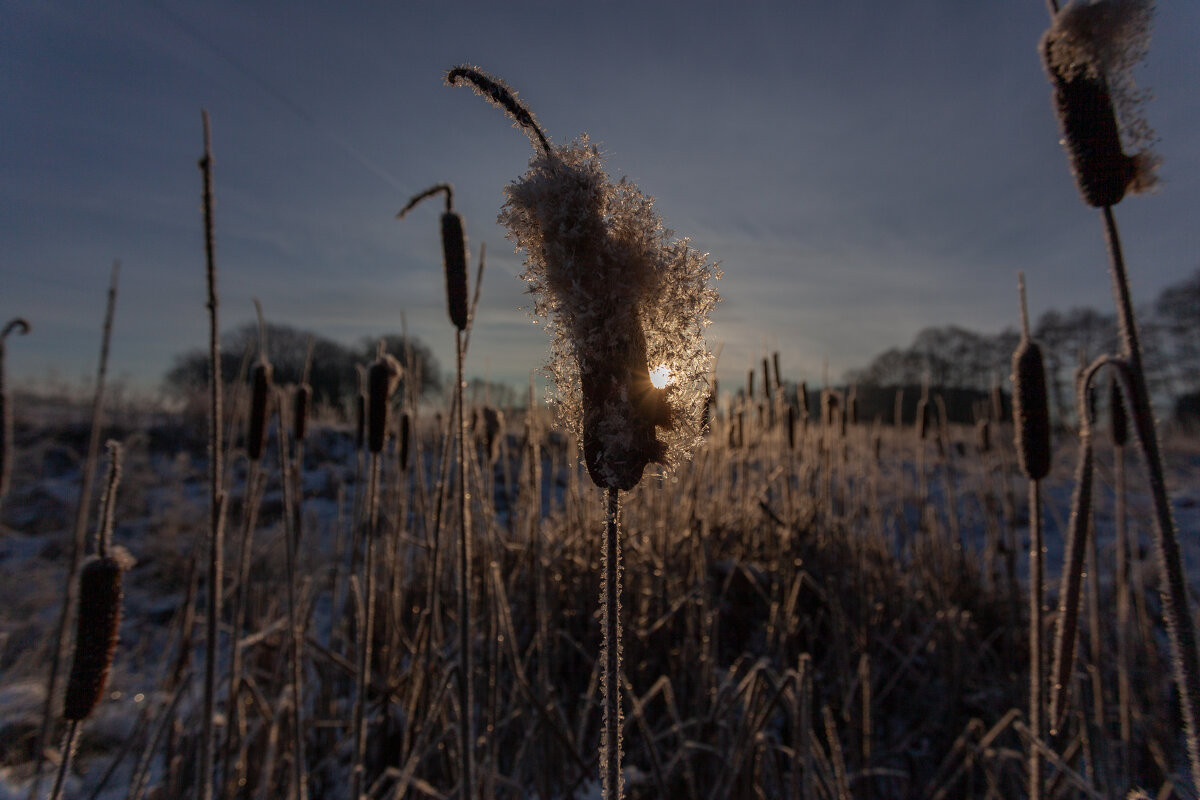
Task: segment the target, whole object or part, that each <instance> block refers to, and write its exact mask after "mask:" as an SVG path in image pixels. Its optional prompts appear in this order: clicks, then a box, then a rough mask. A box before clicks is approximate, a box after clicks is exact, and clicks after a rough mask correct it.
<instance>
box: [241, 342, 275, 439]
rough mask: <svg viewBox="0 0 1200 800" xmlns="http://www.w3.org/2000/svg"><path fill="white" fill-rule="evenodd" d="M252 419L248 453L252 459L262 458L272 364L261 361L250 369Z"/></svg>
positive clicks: (249, 428)
mask: <svg viewBox="0 0 1200 800" xmlns="http://www.w3.org/2000/svg"><path fill="white" fill-rule="evenodd" d="M250 383H251V387H250V421H249V423H248V426H247V430H246V455H247V457H249V459H250V460H251V461H258V460H259V459H260V458H262V454H263V448H264V446H265V445H266V442H267V413H268V410H269V409H268V400H269V398H270V396H271V365H270V364H268V363H267V362H266V361H265V360H264V361H259V362H258V363H257V364H255V365H254V369H252V370H251V371H250Z"/></svg>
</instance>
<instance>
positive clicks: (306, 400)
mask: <svg viewBox="0 0 1200 800" xmlns="http://www.w3.org/2000/svg"><path fill="white" fill-rule="evenodd" d="M311 405H312V387H311V386H309V385H308V384H307V383H302V384H300V385H299V386H297V387H296V389H295V392H294V393H293V394H292V438H293V439H294V440H295V441H297V442H302V441H304V434H305V433H307V432H308V411H309V407H310V406H311Z"/></svg>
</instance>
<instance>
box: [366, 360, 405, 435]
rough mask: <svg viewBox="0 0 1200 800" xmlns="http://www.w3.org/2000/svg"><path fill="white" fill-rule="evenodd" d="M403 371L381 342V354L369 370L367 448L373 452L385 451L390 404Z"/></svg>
mask: <svg viewBox="0 0 1200 800" xmlns="http://www.w3.org/2000/svg"><path fill="white" fill-rule="evenodd" d="M403 371H404V370H403V368H402V367H401V366H400V362H399V361H397V360H396V358H395V356H393V355H392V354H391V353H387V352H384V350H383V342H380V343H379V355H378V357H377V358H376V359H375V363H373V364H372V365H371V368H370V370H368V371H367V450H368V451H370V452H372V453H379V452H382V451H383V443H384V441H385V440H386V439H387V424H388V405H389V403H390V400H391V397H392V392H394V391H396V385H397V384H398V383H399V382H400V375H401V374H402V373H403Z"/></svg>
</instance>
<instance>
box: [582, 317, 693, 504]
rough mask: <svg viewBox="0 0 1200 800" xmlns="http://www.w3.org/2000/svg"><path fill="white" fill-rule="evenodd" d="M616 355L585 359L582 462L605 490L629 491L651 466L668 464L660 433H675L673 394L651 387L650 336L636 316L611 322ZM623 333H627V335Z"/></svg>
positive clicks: (610, 353)
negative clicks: (662, 430) (669, 397)
mask: <svg viewBox="0 0 1200 800" xmlns="http://www.w3.org/2000/svg"><path fill="white" fill-rule="evenodd" d="M608 325H609V327H610V330H615V331H617V332H618V333H617V335H614V336H613V337H612V338H611V339H610V341H611V342H613V343H614V347H615V348H619V349H614V350H609V351H605V352H600V353H596V354H591V353H588V354H580V363H579V377H580V385H581V388H582V390H583V457H584V461H585V462H586V464H587V469H588V475H590V476H591V478H592V481H593V482H594V483H595V484H596V485H597V486H599V487H600V488H602V489H620V490H621V491H628V490H630V489H632V488H633V487H634V486H636V485H637V484H638V482H639V481H640V480H641V479H642V472H643V471H644V470H645V468H646V466H647V465H648V464H652V463H658V464H661V463H664V461H665V459H666V446H665V445H664V443H663V442H662V441H661V440H659V438H658V434H657V428H659V427H662V428H670V427H671V409H670V406H669V405H668V404H667V397H666V393H667V391H669V388H668V389H659V388H656V387H655V386H654V384H653V383H651V381H650V367H649V365H648V363H647V361H646V336H645V334H644V333H643V332H642V328H641V324H640V322H639V321H638V319H637V315H636V313H634V314H628V315H620V316H618V317H617V318H615V319H611V320H609V323H608ZM622 329H623V330H622Z"/></svg>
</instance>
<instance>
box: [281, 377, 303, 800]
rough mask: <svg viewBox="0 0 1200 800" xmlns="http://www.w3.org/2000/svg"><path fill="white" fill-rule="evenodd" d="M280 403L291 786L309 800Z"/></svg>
mask: <svg viewBox="0 0 1200 800" xmlns="http://www.w3.org/2000/svg"><path fill="white" fill-rule="evenodd" d="M276 398H277V401H278V403H279V427H278V428H277V430H278V432H279V440H278V447H277V448H276V449H277V450H278V453H279V483H280V486H281V487H282V488H283V507H284V512H283V538H284V541H285V543H286V548H285V552H286V559H287V604H288V629H289V630H290V632H291V639H292V647H291V651H292V652H291V655H292V659H291V662H292V663H291V668H292V674H291V689H292V691H291V694H292V715H293V716H292V751H293V752H292V759H291V761H292V783H293V786H294V787H295V794H294V797H295V798H296V800H308V773H307V771H306V764H305V760H306V759H305V755H304V734H305V726H304V689H303V684H302V678H303V672H304V670H303V659H304V647H303V639H304V636H303V629H302V626H301V624H300V613H299V609H298V608H297V607H296V606H297V599H296V579H297V569H296V560H297V549H298V547H299V544H300V540H299V536H298V535H297V534H298V533H299V531H298V530H297V529H296V528H295V526H294V523H293V520H294V516H293V511H294V509H293V505H294V504H295V502H296V500H295V497H294V496H293V491H294V485H293V483H292V476H291V474H290V469H289V465H288V433H287V425H285V424H284V405H285V404H284V400H283V398H284V395H283V393H282V392H278V393H277V394H276Z"/></svg>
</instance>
